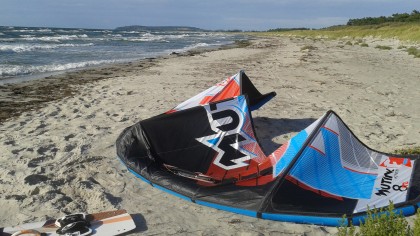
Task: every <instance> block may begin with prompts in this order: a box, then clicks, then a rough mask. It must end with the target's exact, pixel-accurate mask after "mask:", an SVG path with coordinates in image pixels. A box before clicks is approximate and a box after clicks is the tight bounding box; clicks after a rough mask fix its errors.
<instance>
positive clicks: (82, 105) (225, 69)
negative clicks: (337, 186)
mask: <svg viewBox="0 0 420 236" xmlns="http://www.w3.org/2000/svg"><path fill="white" fill-rule="evenodd" d="M346 41H347V40H341V41H339V40H324V39H316V40H314V39H302V38H265V39H258V40H255V41H254V42H253V44H252V45H251V46H249V47H247V48H233V49H227V50H219V51H211V52H205V53H202V54H197V55H193V56H172V57H167V58H161V59H156V60H147V61H143V62H133V63H128V64H124V65H113V66H109V67H103V68H95V69H90V70H86V71H79V72H73V73H66V74H63V75H61V77H60V76H59V78H57V77H54V78H48V79H43V80H39V81H35V82H31V83H30V85H27V84H26V85H25V84H21V85H14V86H3V87H0V107H1V109H2V111H1V112H2V113H4V114H3V116H2V117H3V118H6V117H9V116H11V115H10V114H12V113H13V114H14V115H13V116H12V117H11V118H9V119H7V120H3V123H2V124H0V177H1V178H0V226H10V225H16V224H20V223H23V222H28V221H38V220H44V219H46V218H49V217H58V216H61V215H63V214H65V213H70V212H81V211H82V212H98V211H105V210H112V209H117V208H123V209H127V210H128V211H129V212H130V213H132V214H134V216H135V219H136V223H137V225H138V228H137V229H136V231H135V232H134V233H133V234H132V235H173V234H180V235H325V234H328V233H335V232H336V231H337V230H336V229H335V228H330V227H320V226H312V225H298V224H291V223H284V222H273V221H267V220H260V219H255V218H250V217H246V216H241V215H237V214H233V213H228V212H224V211H219V210H215V209H212V208H207V207H204V206H199V205H196V204H193V203H191V202H186V201H183V200H181V199H178V198H176V197H174V196H172V195H169V194H167V193H164V192H162V191H159V190H157V189H155V188H152V187H150V186H149V185H148V184H146V183H144V182H142V181H140V180H139V179H137V178H136V177H135V176H134V175H133V174H131V173H129V172H128V171H126V170H125V168H124V167H123V165H122V164H121V163H120V161H119V160H118V159H117V158H116V153H115V140H116V138H117V136H118V135H119V134H120V132H121V131H122V130H123V129H124V128H125V127H127V126H129V125H132V124H133V123H135V122H137V121H139V120H140V119H145V118H148V117H151V116H154V115H157V114H160V113H162V112H164V111H166V110H168V109H170V108H172V107H173V106H175V105H177V104H178V103H180V102H182V101H184V100H186V99H187V98H189V97H191V96H193V95H195V94H197V93H198V92H200V91H202V90H204V89H206V88H208V87H210V86H212V85H213V84H215V83H217V82H219V81H221V80H223V79H225V78H226V77H227V76H230V75H233V74H235V73H237V71H238V70H240V69H244V70H245V72H246V74H247V75H248V76H249V77H250V78H251V80H252V81H253V82H254V84H255V85H256V87H257V88H259V90H260V91H262V92H270V91H275V92H277V97H275V98H274V99H273V100H272V101H270V102H269V103H267V104H266V105H265V106H264V107H263V108H261V109H260V110H259V111H256V112H254V113H253V116H254V119H255V126H256V129H257V135H258V136H259V138H260V140H261V141H262V143H263V147H264V148H265V149H266V150H267V152H269V151H273V150H274V149H275V148H277V147H278V146H279V144H281V143H284V142H285V141H286V140H288V139H289V138H290V137H291V136H292V135H293V134H295V133H296V132H298V131H300V130H301V129H303V128H305V127H306V126H307V125H308V124H310V123H311V122H312V121H313V120H314V119H317V118H318V117H320V116H322V115H323V114H324V112H326V111H327V110H329V109H332V110H334V111H336V112H337V113H338V115H339V116H341V118H342V119H343V120H344V122H346V123H347V124H348V125H349V127H350V128H351V129H352V130H353V131H354V133H355V134H356V136H358V137H359V138H360V139H361V140H362V141H363V142H364V143H365V144H367V145H368V146H370V147H371V148H373V149H377V150H381V151H385V152H392V151H393V150H395V149H399V148H404V147H412V146H419V145H420V106H419V104H420V59H416V58H413V57H412V56H410V55H408V54H407V52H405V51H404V50H402V49H397V45H400V44H401V43H400V42H398V41H392V40H388V41H384V40H382V41H378V40H376V41H375V40H374V39H369V40H368V41H367V43H368V44H369V47H361V46H357V45H354V46H349V45H345V42H346ZM375 45H391V46H392V47H393V49H391V50H379V49H376V48H374V46H375ZM305 46H311V47H309V48H308V49H305V50H301V49H303V47H305ZM78 81H79V82H78ZM43 86H44V87H43ZM39 88H42V89H39ZM57 91H61V92H59V93H57ZM12 101H14V103H11V102H12ZM28 101H32V103H34V104H35V105H28V104H31V102H29V103H28ZM22 104H23V105H22ZM6 108H7V109H8V110H7V111H6ZM130 235H131V234H130Z"/></svg>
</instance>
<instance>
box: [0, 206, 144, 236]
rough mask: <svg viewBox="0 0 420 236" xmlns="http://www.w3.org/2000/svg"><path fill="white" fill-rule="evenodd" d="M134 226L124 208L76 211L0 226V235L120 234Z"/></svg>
mask: <svg viewBox="0 0 420 236" xmlns="http://www.w3.org/2000/svg"><path fill="white" fill-rule="evenodd" d="M135 228H136V225H135V223H134V220H133V218H132V217H131V215H130V214H128V213H127V211H126V210H115V211H106V212H100V213H94V214H84V213H77V214H71V215H67V216H63V217H61V218H59V219H51V220H47V221H42V222H37V223H27V224H23V225H19V226H14V227H6V228H0V236H17V235H31V236H33V235H36V236H58V235H79V236H84V235H101V236H102V235H103V236H113V235H120V234H123V233H126V232H128V231H131V230H133V229H135Z"/></svg>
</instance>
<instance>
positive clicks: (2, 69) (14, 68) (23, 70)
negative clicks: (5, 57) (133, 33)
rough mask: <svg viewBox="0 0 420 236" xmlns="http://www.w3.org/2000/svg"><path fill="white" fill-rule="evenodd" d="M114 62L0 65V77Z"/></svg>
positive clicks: (112, 61) (113, 61) (111, 61)
mask: <svg viewBox="0 0 420 236" xmlns="http://www.w3.org/2000/svg"><path fill="white" fill-rule="evenodd" d="M115 62H117V61H116V60H99V61H85V62H77V63H67V64H52V65H43V66H27V65H0V76H4V77H6V76H18V75H30V74H35V73H46V72H56V71H64V70H70V69H77V68H83V67H88V66H96V65H102V64H109V63H115Z"/></svg>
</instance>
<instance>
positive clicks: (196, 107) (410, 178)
mask: <svg viewBox="0 0 420 236" xmlns="http://www.w3.org/2000/svg"><path fill="white" fill-rule="evenodd" d="M231 90H232V91H231ZM274 96H275V93H269V94H266V95H262V94H261V93H260V92H258V90H257V89H256V88H255V87H254V85H253V84H252V83H251V81H250V80H249V78H248V77H247V76H246V75H245V73H243V72H242V71H241V72H240V73H238V74H237V75H234V76H232V77H230V78H228V79H227V80H225V81H223V82H222V83H219V84H218V85H216V86H213V87H212V88H210V89H208V90H206V91H205V92H203V93H200V94H198V95H196V96H195V97H193V98H191V99H189V100H187V101H185V102H183V103H181V104H180V105H178V106H177V107H175V108H174V109H172V110H170V111H169V112H167V113H165V114H162V115H159V116H155V117H152V118H149V119H147V120H143V121H140V122H139V123H137V124H134V125H133V126H131V127H128V128H126V129H125V130H124V131H123V132H122V134H121V135H120V136H119V137H118V140H117V154H118V157H119V158H120V159H121V160H122V162H123V163H124V164H125V165H126V166H127V168H128V169H129V170H130V171H131V172H132V173H134V174H135V175H136V176H137V177H139V178H140V179H142V180H144V181H146V182H147V183H149V184H151V185H152V186H155V187H157V188H159V189H161V190H163V191H166V192H169V193H171V194H174V195H176V196H178V197H181V198H183V199H185V200H188V201H192V202H195V203H198V204H201V205H205V206H209V207H213V208H217V209H221V210H226V211H231V212H235V213H239V214H244V215H248V216H253V217H259V218H263V219H271V220H279V221H288V222H296V223H310V224H320V225H331V226H337V225H341V224H342V216H343V215H344V214H346V215H347V216H348V218H347V219H346V222H345V223H349V222H350V221H352V222H353V224H356V225H357V224H359V223H360V221H363V220H364V217H365V216H366V211H367V209H368V208H374V207H377V208H379V207H384V206H388V205H389V203H390V201H392V202H393V203H394V204H395V206H396V208H397V210H401V211H402V213H403V214H404V215H411V214H414V213H415V211H416V209H417V207H418V205H419V203H418V202H419V201H420V198H419V194H420V171H419V168H420V167H418V164H417V159H418V158H419V157H418V156H417V157H413V156H406V157H404V156H397V155H390V154H384V153H381V152H377V151H374V150H372V149H370V148H368V147H366V145H364V144H363V143H362V142H361V141H360V140H359V139H357V138H356V137H355V135H354V134H353V133H352V132H351V131H350V130H349V128H348V127H347V125H345V124H344V122H343V121H342V120H341V119H340V118H339V117H338V115H337V114H335V113H334V112H333V111H328V112H327V113H326V114H324V115H323V116H322V117H321V118H319V119H318V120H316V121H315V122H314V123H312V124H311V125H310V126H308V127H307V128H306V129H304V130H302V131H300V132H299V133H298V134H297V135H295V136H294V137H293V138H292V139H290V140H289V141H288V142H287V143H285V144H283V145H282V146H281V147H280V148H279V149H277V150H275V151H274V152H273V153H272V154H270V155H268V156H267V155H265V154H264V152H263V150H262V148H261V145H260V144H259V142H258V139H257V137H256V133H255V130H254V127H253V121H252V116H251V110H252V109H251V108H257V107H259V106H261V105H262V104H264V103H265V102H267V101H268V100H269V99H271V98H272V97H274Z"/></svg>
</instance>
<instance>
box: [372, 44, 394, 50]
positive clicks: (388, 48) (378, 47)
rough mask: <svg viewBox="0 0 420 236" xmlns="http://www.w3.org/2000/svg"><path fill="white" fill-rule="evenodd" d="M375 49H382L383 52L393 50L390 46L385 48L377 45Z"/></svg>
mask: <svg viewBox="0 0 420 236" xmlns="http://www.w3.org/2000/svg"><path fill="white" fill-rule="evenodd" d="M375 48H377V49H381V50H391V49H392V47H390V46H384V45H376V47H375Z"/></svg>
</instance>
